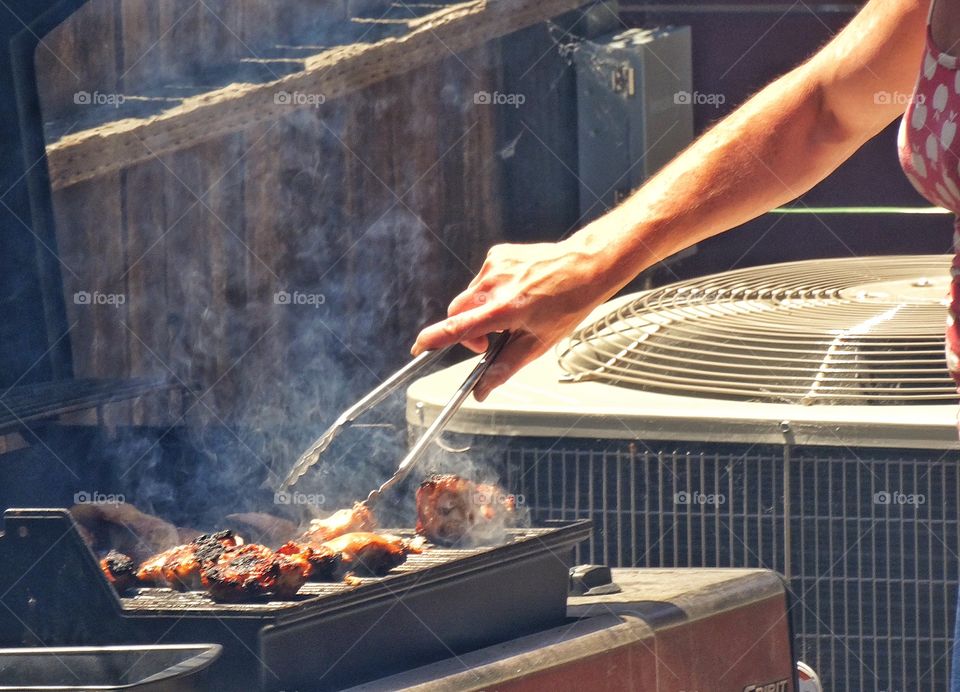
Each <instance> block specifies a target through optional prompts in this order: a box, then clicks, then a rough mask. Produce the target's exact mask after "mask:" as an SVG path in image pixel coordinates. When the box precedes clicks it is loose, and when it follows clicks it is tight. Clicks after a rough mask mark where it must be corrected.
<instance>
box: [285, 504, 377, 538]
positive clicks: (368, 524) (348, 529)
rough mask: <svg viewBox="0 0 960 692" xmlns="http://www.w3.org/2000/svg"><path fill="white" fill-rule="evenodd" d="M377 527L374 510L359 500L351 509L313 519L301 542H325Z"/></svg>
mask: <svg viewBox="0 0 960 692" xmlns="http://www.w3.org/2000/svg"><path fill="white" fill-rule="evenodd" d="M376 527H377V520H376V519H375V518H374V516H373V512H371V511H370V509H369V508H368V507H367V506H366V505H365V504H363V503H360V502H357V503H356V504H354V505H353V507H351V508H350V509H341V510H338V511H336V512H334V513H333V514H331V515H330V516H329V517H327V518H326V519H313V520H311V522H310V525H309V526H308V527H307V530H306V531H305V532H304V533H303V535H302V536H300V539H299V542H300V543H310V544H313V543H323V542H324V541H329V540H332V539H334V538H337V537H338V536H342V535H344V534H346V533H353V532H357V531H371V530H373V529H375V528H376Z"/></svg>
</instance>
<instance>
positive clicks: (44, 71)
mask: <svg viewBox="0 0 960 692" xmlns="http://www.w3.org/2000/svg"><path fill="white" fill-rule="evenodd" d="M113 10H114V2H113V0H101V1H99V2H88V3H87V4H85V5H83V6H82V7H80V9H78V10H77V11H76V12H75V13H74V14H73V15H71V16H70V18H69V20H68V21H66V22H64V23H62V24H60V25H59V26H57V27H56V28H55V29H54V30H53V31H51V32H50V33H49V34H47V35H46V36H45V37H43V40H42V42H41V43H40V45H39V46H38V47H37V50H36V68H37V87H38V91H39V94H40V104H41V108H42V109H43V117H44V119H45V120H56V119H59V118H62V117H65V116H67V115H71V116H73V120H76V116H78V115H80V114H83V113H84V112H86V111H88V110H89V109H90V108H94V107H95V105H94V104H85V103H83V102H82V100H78V96H77V95H78V94H80V95H81V96H82V93H85V94H86V95H88V96H90V97H91V100H93V98H94V96H93V95H94V94H95V93H96V94H99V95H101V96H108V95H112V94H113V93H114V92H116V88H117V72H116V50H117V36H116V22H115V21H114V14H113Z"/></svg>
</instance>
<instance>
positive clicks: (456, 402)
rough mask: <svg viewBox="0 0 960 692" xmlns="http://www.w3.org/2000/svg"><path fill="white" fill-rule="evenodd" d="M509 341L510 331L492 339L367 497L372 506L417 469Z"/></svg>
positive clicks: (368, 503)
mask: <svg viewBox="0 0 960 692" xmlns="http://www.w3.org/2000/svg"><path fill="white" fill-rule="evenodd" d="M509 340H510V332H501V333H500V334H497V335H496V336H495V337H494V338H493V340H492V341H491V342H490V346H489V348H487V352H486V353H485V354H484V355H483V357H482V358H481V359H480V361H479V362H478V363H477V364H476V365H475V366H474V368H473V370H471V371H470V374H469V375H467V378H466V379H465V380H464V381H463V384H461V385H460V388H459V389H458V390H457V391H456V393H455V394H454V395H453V397H452V398H451V399H450V401H448V402H447V404H446V406H444V407H443V409H442V410H441V411H440V413H439V414H437V417H436V418H435V419H434V420H433V422H432V423H430V426H429V427H428V428H427V430H426V431H425V432H424V433H423V435H421V436H420V439H419V440H417V441H416V442H415V443H414V445H413V447H411V448H410V451H409V452H407V455H406V456H405V457H404V458H403V461H401V462H400V465H399V466H398V467H397V472H396V473H395V474H393V476H391V477H390V478H389V479H388V480H387V481H386V482H385V483H384V484H383V485H381V486H380V487H379V488H377V489H376V490H373V491H371V492H370V494H369V495H368V496H367V499H366V500H365V501H364V502H365V503H366V504H367V505H372V504H373V503H374V502H376V500H377V499H379V497H380V496H381V495H382V494H383V493H385V492H386V491H387V490H389V489H390V488H392V487H393V486H395V485H396V484H397V483H400V482H401V481H402V480H403V479H404V478H406V477H407V476H408V475H409V474H410V471H411V470H413V467H414V466H415V465H416V464H417V462H418V461H420V459H421V458H422V457H423V454H424V452H426V450H427V447H429V446H430V444H431V443H432V442H433V441H434V440H435V439H437V436H438V435H440V433H441V432H443V429H444V428H445V427H446V425H447V423H448V422H450V419H451V418H453V417H454V415H456V413H457V411H459V410H460V406H462V405H463V402H464V401H466V399H467V397H468V396H470V392H472V391H473V389H474V387H476V386H477V382H479V381H480V378H481V377H483V374H484V373H485V372H486V371H487V370H488V369H489V368H490V366H491V365H492V364H493V361H495V360H496V359H497V356H499V355H500V352H501V351H503V347H504V346H506V345H507V342H508V341H509Z"/></svg>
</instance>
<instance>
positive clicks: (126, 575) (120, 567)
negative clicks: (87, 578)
mask: <svg viewBox="0 0 960 692" xmlns="http://www.w3.org/2000/svg"><path fill="white" fill-rule="evenodd" d="M100 569H102V570H103V573H104V574H105V575H106V577H107V581H108V582H110V584H111V585H112V586H113V588H114V589H116V591H117V593H118V594H122V593H123V592H124V591H126V590H127V589H130V588H133V587H134V586H136V584H137V572H136V569H135V563H134V561H133V559H132V558H131V557H130V556H128V555H124V554H123V553H118V552H117V551H116V550H111V551H110V552H109V553H107V555H106V557H104V558H103V559H102V560H100Z"/></svg>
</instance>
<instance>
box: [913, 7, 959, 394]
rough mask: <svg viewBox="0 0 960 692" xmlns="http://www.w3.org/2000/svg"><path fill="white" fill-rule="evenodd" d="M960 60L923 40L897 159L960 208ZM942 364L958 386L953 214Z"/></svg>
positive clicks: (933, 196) (923, 186)
mask: <svg viewBox="0 0 960 692" xmlns="http://www.w3.org/2000/svg"><path fill="white" fill-rule="evenodd" d="M958 119H960V61H958V60H957V58H956V57H954V56H952V55H947V54H946V53H942V52H941V51H940V50H939V49H938V48H937V47H936V45H935V44H934V42H933V38H932V34H931V32H930V23H929V21H928V22H927V45H926V49H925V50H924V55H923V64H922V66H921V70H920V76H919V77H918V78H917V85H916V87H915V88H914V91H913V95H912V96H911V98H910V102H909V104H908V105H907V110H906V112H905V113H904V115H903V119H902V120H901V121H900V132H899V137H898V144H899V151H900V165H901V166H902V167H903V170H904V172H905V173H906V174H907V178H909V180H910V182H911V183H912V184H913V186H914V187H915V188H916V189H917V191H918V192H919V193H920V194H921V195H923V196H924V197H926V198H927V199H928V200H930V202H932V203H933V204H936V205H937V206H940V207H944V208H945V209H949V210H950V211H952V212H954V213H955V214H957V213H960V136H958V134H957V121H958ZM953 251H954V258H953V265H952V267H951V269H950V274H951V277H952V281H951V282H950V306H949V310H948V312H947V333H946V342H947V348H946V355H947V367H948V368H949V370H950V373H951V374H952V375H953V379H954V381H955V382H957V384H958V386H960V320H958V319H957V315H960V254H958V253H960V220H954V229H953Z"/></svg>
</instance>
